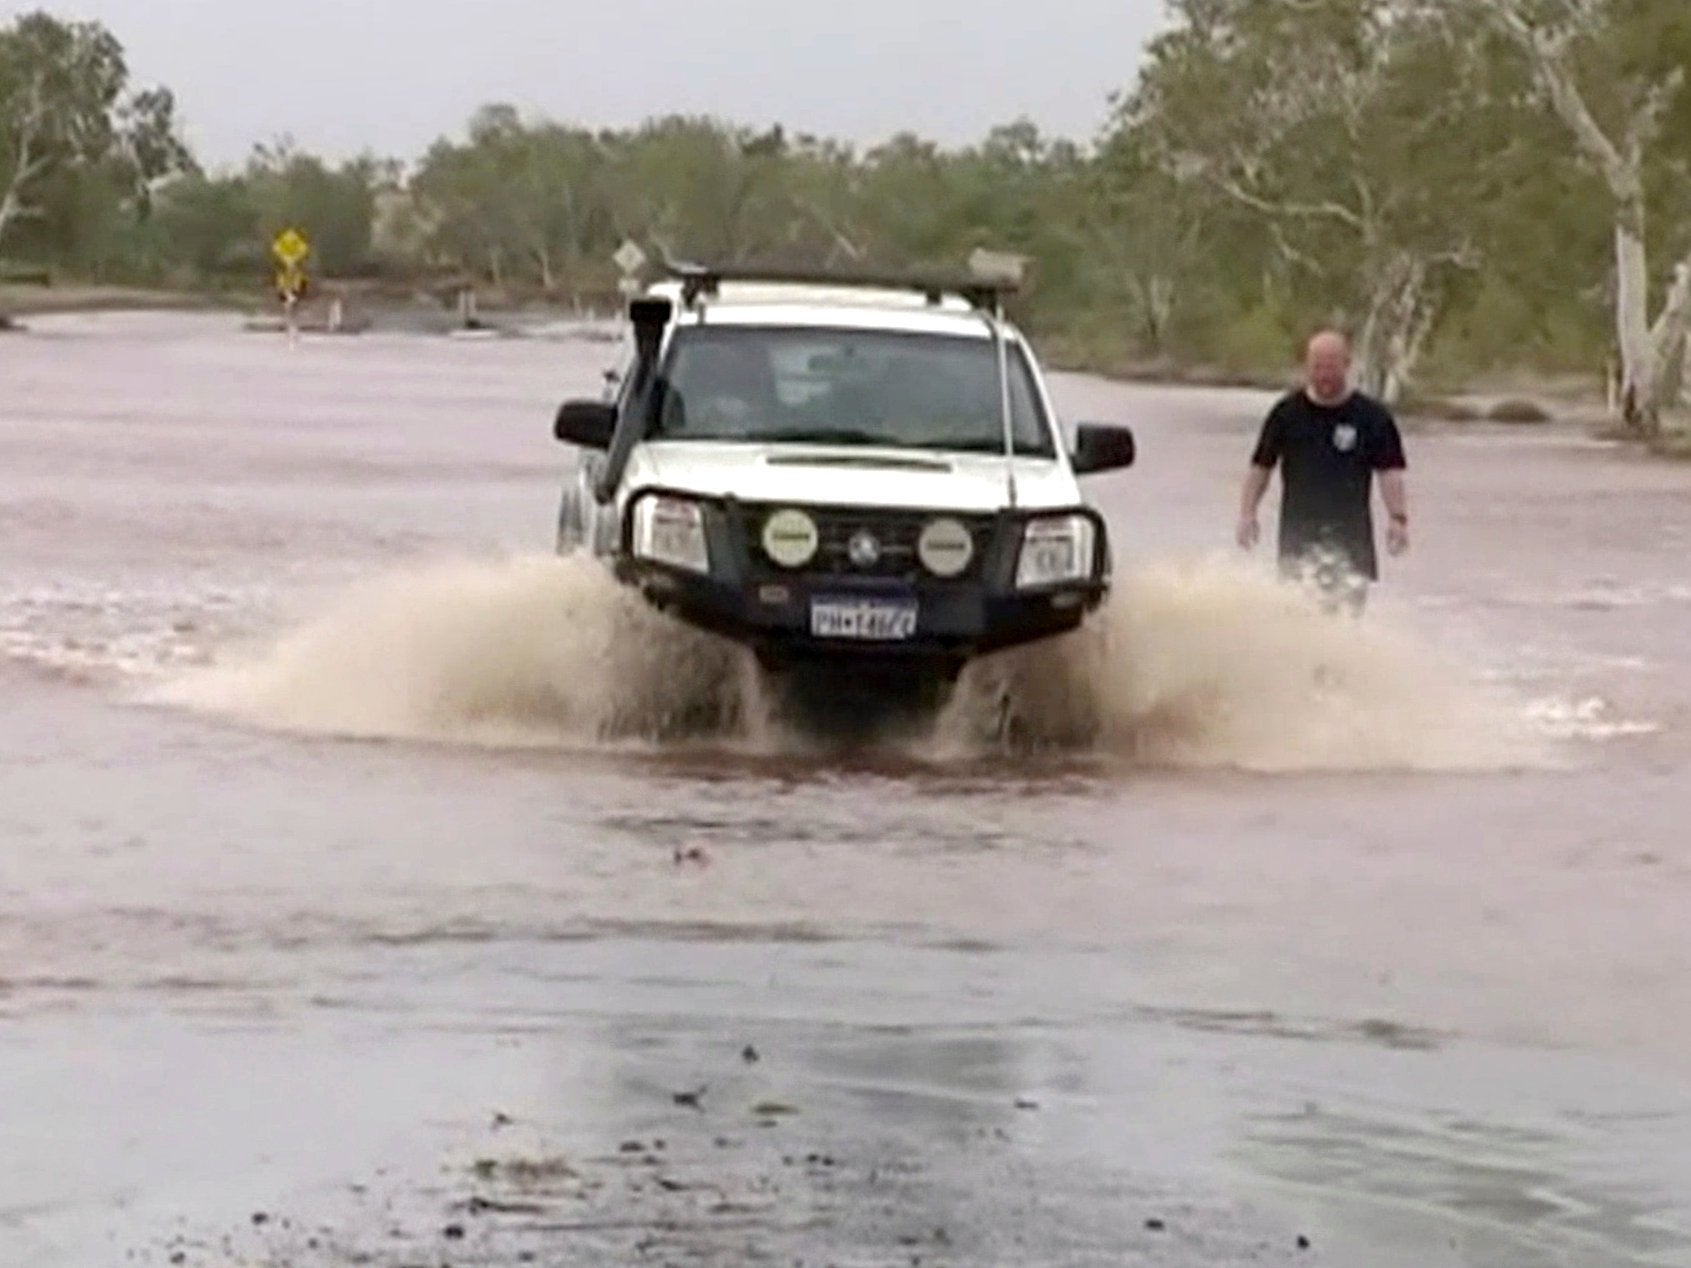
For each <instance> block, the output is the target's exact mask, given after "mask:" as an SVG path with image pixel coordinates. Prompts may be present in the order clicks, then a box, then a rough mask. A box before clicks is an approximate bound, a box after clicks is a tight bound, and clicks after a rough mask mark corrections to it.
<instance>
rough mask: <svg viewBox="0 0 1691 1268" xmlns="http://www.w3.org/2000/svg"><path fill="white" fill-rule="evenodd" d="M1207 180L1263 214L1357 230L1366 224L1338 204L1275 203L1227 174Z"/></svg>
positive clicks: (1230, 196)
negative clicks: (1338, 224) (1346, 226)
mask: <svg viewBox="0 0 1691 1268" xmlns="http://www.w3.org/2000/svg"><path fill="white" fill-rule="evenodd" d="M1210 179H1211V180H1212V181H1213V182H1214V184H1215V186H1216V188H1217V189H1219V190H1221V192H1222V193H1224V194H1226V195H1227V196H1228V197H1229V198H1232V199H1233V200H1234V201H1235V202H1239V203H1242V204H1243V205H1244V206H1246V207H1249V208H1251V209H1252V210H1253V211H1260V212H1261V213H1262V214H1263V215H1265V216H1274V217H1277V218H1288V219H1298V220H1336V221H1338V222H1339V223H1340V224H1343V225H1348V226H1349V227H1350V228H1352V229H1355V230H1356V231H1357V232H1358V233H1363V232H1366V230H1367V223H1366V222H1365V221H1364V220H1363V218H1362V217H1361V216H1359V215H1357V214H1356V212H1354V211H1352V210H1351V209H1350V208H1349V207H1346V206H1344V205H1343V204H1342V203H1335V202H1325V203H1297V202H1275V201H1274V200H1272V199H1268V198H1263V197H1262V196H1261V195H1259V194H1254V193H1252V192H1251V191H1250V190H1248V189H1246V188H1245V187H1244V186H1243V185H1241V184H1239V182H1238V181H1236V180H1232V179H1231V178H1229V177H1226V176H1212V177H1211V178H1210Z"/></svg>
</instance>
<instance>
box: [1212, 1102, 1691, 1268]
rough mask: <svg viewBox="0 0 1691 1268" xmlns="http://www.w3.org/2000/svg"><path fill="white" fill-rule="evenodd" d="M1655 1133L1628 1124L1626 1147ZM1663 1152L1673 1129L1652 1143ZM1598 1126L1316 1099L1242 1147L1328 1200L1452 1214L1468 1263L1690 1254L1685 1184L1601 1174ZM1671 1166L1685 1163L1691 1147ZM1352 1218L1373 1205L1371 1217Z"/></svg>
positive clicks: (1282, 1177)
mask: <svg viewBox="0 0 1691 1268" xmlns="http://www.w3.org/2000/svg"><path fill="white" fill-rule="evenodd" d="M1649 1142H1650V1137H1649V1136H1648V1135H1640V1134H1639V1133H1636V1132H1634V1133H1630V1134H1629V1135H1628V1137H1627V1148H1628V1149H1629V1150H1630V1149H1636V1148H1637V1147H1639V1146H1640V1145H1647V1144H1648V1143H1649ZM1655 1143H1656V1144H1657V1145H1659V1146H1660V1147H1661V1148H1663V1149H1664V1150H1666V1151H1667V1152H1665V1153H1664V1154H1663V1155H1662V1157H1661V1158H1660V1159H1659V1161H1661V1162H1664V1163H1665V1162H1667V1160H1668V1159H1669V1158H1671V1157H1672V1156H1673V1153H1674V1152H1675V1151H1676V1150H1677V1146H1676V1145H1675V1144H1674V1143H1673V1142H1672V1140H1671V1139H1667V1138H1663V1139H1658V1140H1657V1141H1656V1142H1655ZM1604 1144H1605V1142H1604V1140H1603V1138H1602V1137H1601V1136H1599V1135H1598V1134H1597V1133H1595V1132H1590V1131H1587V1132H1585V1133H1583V1135H1582V1134H1580V1133H1576V1132H1575V1131H1574V1130H1573V1128H1572V1126H1571V1125H1569V1124H1564V1125H1563V1129H1562V1130H1559V1131H1552V1130H1549V1129H1542V1128H1533V1127H1523V1126H1521V1125H1519V1124H1508V1123H1501V1122H1499V1123H1491V1122H1483V1121H1478V1120H1475V1119H1473V1118H1469V1117H1464V1116H1461V1115H1454V1114H1449V1113H1438V1112H1428V1113H1417V1114H1413V1115H1411V1114H1400V1115H1396V1116H1388V1115H1386V1114H1383V1113H1382V1114H1369V1113H1367V1112H1366V1111H1364V1110H1360V1109H1354V1108H1353V1109H1331V1108H1322V1107H1319V1106H1316V1105H1314V1104H1310V1105H1307V1106H1306V1107H1304V1109H1303V1110H1301V1111H1299V1112H1296V1113H1292V1114H1285V1115H1280V1116H1266V1117H1263V1118H1260V1119H1258V1120H1257V1121H1256V1123H1255V1125H1254V1127H1253V1129H1252V1131H1251V1134H1250V1138H1249V1143H1248V1144H1247V1145H1246V1146H1244V1147H1243V1148H1242V1150H1241V1153H1242V1156H1244V1157H1246V1158H1247V1159H1249V1161H1250V1163H1251V1164H1252V1165H1253V1166H1254V1167H1255V1168H1257V1169H1259V1170H1260V1171H1261V1172H1263V1173H1264V1174H1266V1175H1268V1176H1271V1177H1273V1178H1274V1179H1275V1180H1277V1181H1280V1182H1282V1183H1285V1184H1290V1185H1294V1186H1297V1187H1299V1188H1301V1189H1305V1190H1308V1191H1310V1192H1311V1193H1314V1194H1320V1195H1321V1197H1322V1201H1323V1202H1324V1203H1330V1204H1334V1205H1337V1204H1340V1203H1347V1204H1351V1205H1353V1206H1357V1207H1360V1208H1361V1209H1363V1210H1366V1209H1367V1208H1368V1207H1370V1206H1379V1207H1381V1208H1386V1209H1388V1210H1390V1211H1393V1212H1396V1213H1398V1214H1400V1215H1404V1216H1409V1217H1412V1218H1414V1219H1417V1220H1419V1221H1420V1224H1421V1226H1422V1227H1423V1228H1432V1227H1436V1226H1443V1227H1445V1228H1447V1229H1449V1230H1450V1232H1451V1236H1452V1239H1453V1245H1456V1246H1457V1247H1458V1248H1459V1249H1460V1251H1461V1261H1460V1262H1462V1263H1463V1264H1467V1265H1472V1268H1534V1266H1536V1265H1541V1264H1542V1265H1546V1266H1547V1268H1548V1266H1549V1265H1563V1264H1592V1265H1598V1264H1616V1265H1619V1264H1638V1265H1660V1268H1679V1266H1680V1265H1683V1264H1685V1263H1687V1262H1691V1206H1687V1205H1686V1195H1685V1193H1684V1192H1678V1193H1675V1194H1674V1195H1673V1196H1671V1197H1669V1196H1665V1195H1660V1196H1655V1197H1652V1195H1650V1194H1648V1193H1647V1192H1644V1191H1641V1189H1640V1187H1639V1185H1638V1182H1637V1179H1636V1174H1635V1170H1636V1167H1637V1160H1636V1159H1627V1160H1626V1161H1625V1162H1624V1163H1623V1164H1622V1165H1623V1166H1624V1167H1625V1168H1626V1170H1621V1169H1615V1170H1614V1171H1612V1172H1611V1173H1610V1174H1611V1177H1612V1178H1610V1179H1608V1180H1605V1178H1604V1176H1603V1174H1602V1167H1601V1163H1602V1161H1603V1159H1602V1149H1603V1146H1604ZM1670 1166H1672V1167H1677V1169H1679V1170H1681V1171H1683V1169H1684V1159H1683V1158H1680V1159H1679V1161H1678V1163H1677V1164H1670ZM1353 1218H1362V1219H1365V1218H1367V1217H1366V1216H1361V1217H1353Z"/></svg>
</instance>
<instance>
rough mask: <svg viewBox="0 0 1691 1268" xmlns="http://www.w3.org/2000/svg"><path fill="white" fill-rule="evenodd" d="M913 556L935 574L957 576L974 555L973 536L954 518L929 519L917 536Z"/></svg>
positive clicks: (965, 569) (966, 567)
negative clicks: (914, 554) (920, 533)
mask: <svg viewBox="0 0 1691 1268" xmlns="http://www.w3.org/2000/svg"><path fill="white" fill-rule="evenodd" d="M916 557H917V558H918V559H920V560H921V561H922V567H924V568H926V569H927V570H928V571H929V572H931V573H933V574H934V576H936V577H960V576H962V575H963V573H964V572H966V571H967V570H968V567H969V563H970V561H971V560H973V559H974V557H975V539H974V538H973V537H972V536H971V535H970V533H969V530H968V529H967V528H966V527H964V526H963V525H962V524H960V523H958V522H957V521H956V520H953V519H939V520H930V521H929V522H928V524H927V526H926V527H924V528H923V529H922V535H921V536H920V537H918V538H917V539H916Z"/></svg>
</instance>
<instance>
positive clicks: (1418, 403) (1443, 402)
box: [1397, 392, 1480, 423]
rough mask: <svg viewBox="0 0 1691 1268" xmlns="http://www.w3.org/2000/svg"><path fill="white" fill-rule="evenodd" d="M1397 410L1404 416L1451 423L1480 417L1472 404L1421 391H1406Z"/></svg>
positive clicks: (1464, 421) (1471, 420)
mask: <svg viewBox="0 0 1691 1268" xmlns="http://www.w3.org/2000/svg"><path fill="white" fill-rule="evenodd" d="M1397 412H1398V413H1399V414H1400V415H1402V416H1403V417H1404V418H1431V419H1437V420H1440V421H1442V422H1449V423H1471V422H1474V421H1475V420H1477V419H1478V418H1479V417H1480V412H1479V411H1478V410H1476V409H1475V408H1474V407H1473V406H1472V405H1467V404H1464V403H1463V402H1461V401H1454V400H1451V399H1450V398H1449V397H1447V396H1432V395H1425V394H1422V393H1420V392H1409V393H1406V394H1405V395H1404V397H1403V398H1402V399H1401V400H1400V401H1398V403H1397Z"/></svg>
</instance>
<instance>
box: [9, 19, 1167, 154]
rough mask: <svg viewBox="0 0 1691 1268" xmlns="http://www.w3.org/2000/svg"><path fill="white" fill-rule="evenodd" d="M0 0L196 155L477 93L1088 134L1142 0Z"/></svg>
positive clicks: (409, 149) (388, 120)
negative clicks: (183, 133)
mask: <svg viewBox="0 0 1691 1268" xmlns="http://www.w3.org/2000/svg"><path fill="white" fill-rule="evenodd" d="M1000 2H1002V3H1004V4H1005V6H1006V7H1005V9H1004V10H1003V12H1004V13H1005V14H1006V15H1008V16H1007V17H1006V20H1004V21H996V20H991V19H988V18H987V17H986V16H984V15H985V13H986V11H987V10H988V8H989V4H990V0H989V2H988V3H983V2H982V0H827V2H822V0H30V2H27V3H21V4H20V3H16V2H15V0H0V16H3V17H4V18H7V19H9V18H12V17H15V16H16V15H17V14H18V13H20V12H24V11H27V10H32V9H37V8H45V9H48V10H49V11H51V12H53V13H55V14H58V15H60V16H63V17H80V18H95V19H98V20H100V21H102V22H104V23H105V24H106V25H107V26H109V27H110V28H111V29H112V30H113V31H114V32H115V33H116V34H117V36H118V38H119V39H121V40H122V41H123V43H124V46H125V47H126V48H127V49H128V51H129V57H130V65H131V69H132V71H133V73H134V75H135V77H136V79H137V81H140V82H160V83H163V84H166V85H167V86H169V87H170V88H172V89H174V90H175V92H176V95H177V99H178V103H179V105H180V108H181V111H182V113H183V115H184V117H185V119H186V122H187V130H188V134H189V137H190V139H191V141H192V142H193V144H194V146H195V149H196V152H197V153H198V154H199V155H200V156H201V158H202V159H203V160H204V161H206V162H208V163H210V164H221V163H225V162H236V161H239V160H241V159H242V158H244V157H245V156H246V153H247V151H248V150H249V148H250V147H251V145H252V143H253V142H255V141H259V140H268V139H273V138H275V137H277V136H279V135H281V134H283V133H289V134H291V135H292V136H293V137H294V138H295V139H296V140H297V141H299V143H300V144H301V145H304V146H306V147H308V148H311V149H315V150H318V151H320V152H323V153H327V154H330V155H334V156H345V155H350V154H355V153H357V152H359V151H361V150H363V149H366V148H368V149H371V150H374V151H375V152H377V153H379V154H383V155H393V156H396V157H402V158H409V157H414V156H415V155H416V154H418V153H419V152H420V151H421V150H422V149H423V148H424V147H426V146H427V145H428V143H429V142H430V141H432V140H433V139H434V138H435V137H437V136H440V135H441V134H443V133H456V132H458V131H459V130H460V129H461V128H462V126H463V124H464V122H465V121H466V120H467V119H468V118H469V115H470V113H471V112H472V111H473V110H474V109H475V108H476V107H477V106H478V105H481V104H483V103H485V102H489V101H508V102H510V103H511V104H513V105H515V106H517V107H518V108H519V109H521V110H523V111H524V112H525V113H527V112H539V113H545V114H548V115H551V116H553V117H556V118H560V119H568V120H573V121H577V122H582V123H587V124H592V125H595V126H598V125H612V126H615V125H625V124H630V123H636V122H638V121H640V120H641V119H643V118H646V117H647V116H650V115H653V114H659V113H668V112H673V111H680V112H687V113H709V114H716V115H720V116H723V117H726V118H730V119H733V120H735V121H738V122H743V123H747V124H753V125H759V126H762V125H765V124H768V123H773V122H776V121H781V122H783V123H785V124H787V125H788V127H789V129H790V130H793V131H810V132H816V133H820V134H826V135H832V136H839V137H844V138H847V139H850V140H856V141H865V142H872V141H876V140H879V139H882V138H884V137H886V136H888V135H890V134H891V133H893V132H896V131H899V130H900V129H905V128H909V129H912V130H915V131H919V132H922V133H924V134H926V135H928V136H931V137H934V138H936V139H938V140H941V141H945V142H961V141H968V140H972V139H975V138H977V137H979V136H981V135H982V134H984V133H985V132H986V130H987V129H988V128H990V127H991V126H992V125H993V124H995V123H1001V122H1009V121H1010V120H1012V119H1015V118H1016V117H1017V116H1020V115H1026V116H1028V117H1029V118H1031V119H1033V120H1034V121H1035V122H1037V123H1038V124H1039V125H1040V126H1041V127H1042V128H1044V129H1045V130H1047V131H1049V132H1053V133H1056V134H1059V135H1064V136H1071V137H1074V138H1076V139H1077V140H1085V139H1089V138H1091V136H1092V135H1093V134H1094V132H1095V131H1096V129H1097V127H1098V126H1099V124H1100V123H1102V121H1103V119H1104V117H1105V114H1106V112H1107V110H1108V102H1107V97H1108V95H1109V93H1110V92H1112V91H1113V90H1115V89H1118V88H1121V87H1123V86H1125V85H1126V84H1128V83H1129V82H1130V81H1131V79H1132V76H1133V73H1134V70H1135V68H1136V66H1137V64H1138V59H1139V53H1140V48H1141V46H1142V45H1143V43H1144V40H1145V38H1146V36H1147V34H1149V33H1150V32H1151V31H1152V30H1153V29H1155V28H1156V27H1157V26H1158V25H1159V23H1160V22H1161V18H1162V0H1014V4H1015V7H1011V3H1012V0H1000Z"/></svg>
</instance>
